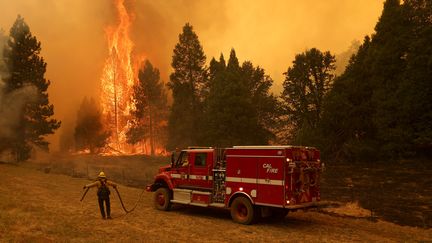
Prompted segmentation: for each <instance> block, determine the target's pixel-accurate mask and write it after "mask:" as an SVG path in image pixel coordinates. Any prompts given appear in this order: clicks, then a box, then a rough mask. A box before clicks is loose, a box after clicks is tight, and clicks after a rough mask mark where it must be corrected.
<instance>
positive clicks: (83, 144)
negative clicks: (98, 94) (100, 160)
mask: <svg viewBox="0 0 432 243" xmlns="http://www.w3.org/2000/svg"><path fill="white" fill-rule="evenodd" d="M109 135H110V134H109V132H108V131H106V130H105V129H104V127H103V124H102V112H101V110H100V108H99V106H98V105H97V103H96V101H95V100H94V99H93V98H91V99H87V97H85V98H84V99H83V101H82V103H81V105H80V108H79V110H78V112H77V122H76V126H75V133H74V138H75V149H76V150H85V149H89V151H90V153H96V152H97V151H98V149H100V148H103V147H104V146H105V145H106V142H107V139H108V137H109Z"/></svg>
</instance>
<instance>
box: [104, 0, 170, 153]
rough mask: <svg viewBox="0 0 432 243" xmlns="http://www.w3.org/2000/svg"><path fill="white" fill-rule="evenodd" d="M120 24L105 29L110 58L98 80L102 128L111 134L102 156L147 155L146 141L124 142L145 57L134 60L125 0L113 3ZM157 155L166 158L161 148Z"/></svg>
mask: <svg viewBox="0 0 432 243" xmlns="http://www.w3.org/2000/svg"><path fill="white" fill-rule="evenodd" d="M115 6H116V9H117V13H118V20H119V23H118V25H117V26H111V27H108V28H107V29H106V36H107V40H108V50H109V55H108V58H107V59H106V61H105V66H104V68H103V74H102V77H101V89H102V90H101V108H102V114H103V116H104V118H105V127H106V129H108V130H109V131H110V132H111V136H110V138H109V139H108V144H107V146H106V149H105V152H104V153H103V154H109V155H113V154H114V155H115V154H136V153H139V154H150V149H149V146H150V145H149V141H142V142H140V143H138V144H137V145H135V146H133V145H130V144H128V143H127V142H126V133H127V131H128V129H129V128H130V125H131V124H130V121H131V119H132V116H131V110H133V109H134V108H135V104H134V101H133V100H132V94H133V86H134V84H135V83H136V82H137V80H138V78H137V76H138V75H137V73H138V72H135V71H136V70H138V67H139V65H140V63H142V61H143V60H144V55H139V56H134V59H135V63H133V62H132V59H133V58H132V50H133V46H134V45H133V42H132V40H131V39H130V37H129V29H130V26H131V24H132V18H131V16H130V15H129V13H128V11H127V9H126V8H125V6H124V0H115ZM154 150H155V152H156V154H165V153H166V151H165V150H164V149H163V147H162V146H158V147H157V148H154Z"/></svg>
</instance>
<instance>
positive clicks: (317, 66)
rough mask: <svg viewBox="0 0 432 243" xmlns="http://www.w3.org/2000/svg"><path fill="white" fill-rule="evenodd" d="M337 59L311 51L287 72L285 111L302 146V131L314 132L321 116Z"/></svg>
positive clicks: (301, 55)
mask: <svg viewBox="0 0 432 243" xmlns="http://www.w3.org/2000/svg"><path fill="white" fill-rule="evenodd" d="M334 70H335V57H334V56H333V55H331V54H330V52H328V51H327V52H321V51H320V50H318V49H315V48H312V49H310V50H307V51H306V52H304V53H301V54H298V55H296V57H295V60H294V61H293V66H292V67H289V68H288V71H287V72H285V73H284V75H285V81H284V83H283V87H284V90H283V92H282V96H281V98H282V99H283V101H284V104H283V108H284V110H285V111H284V112H285V113H286V115H287V116H288V119H289V121H290V123H291V124H292V127H291V129H293V132H294V134H295V135H294V136H295V138H296V139H295V140H297V141H298V142H299V143H303V142H304V141H303V138H304V137H310V134H305V135H301V134H302V132H306V133H309V132H310V131H312V130H315V129H316V128H317V126H318V122H319V121H320V119H321V116H322V105H323V99H324V95H325V94H326V93H327V91H328V90H329V88H330V85H331V84H332V81H333V79H334Z"/></svg>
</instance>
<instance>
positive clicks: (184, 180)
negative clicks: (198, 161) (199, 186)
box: [171, 151, 191, 187]
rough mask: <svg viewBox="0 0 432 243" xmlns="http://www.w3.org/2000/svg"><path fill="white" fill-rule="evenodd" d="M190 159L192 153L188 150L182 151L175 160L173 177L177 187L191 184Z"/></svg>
mask: <svg viewBox="0 0 432 243" xmlns="http://www.w3.org/2000/svg"><path fill="white" fill-rule="evenodd" d="M190 161H191V154H190V153H188V152H187V151H182V152H181V153H180V155H179V157H178V159H177V161H175V162H174V167H173V169H172V173H171V177H172V180H173V183H174V184H175V185H176V187H183V186H188V185H189V184H190V181H189V174H190V168H191V165H190Z"/></svg>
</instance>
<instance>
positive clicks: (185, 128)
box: [0, 0, 432, 161]
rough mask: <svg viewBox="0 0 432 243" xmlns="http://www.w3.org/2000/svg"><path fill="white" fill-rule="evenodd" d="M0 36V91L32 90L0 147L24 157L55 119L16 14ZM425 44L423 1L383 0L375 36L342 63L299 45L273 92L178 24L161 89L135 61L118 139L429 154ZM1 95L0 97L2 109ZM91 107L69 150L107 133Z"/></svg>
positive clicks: (431, 96)
mask: <svg viewBox="0 0 432 243" xmlns="http://www.w3.org/2000/svg"><path fill="white" fill-rule="evenodd" d="M0 37H1V38H3V36H1V35H0ZM19 38H23V39H22V40H23V41H17V40H21V39H19ZM6 40H7V43H6V47H5V49H4V53H3V58H2V59H0V72H1V71H2V70H7V71H8V72H7V75H2V79H3V83H4V84H5V85H3V86H4V87H2V92H5V93H9V94H10V93H11V92H13V90H17V89H20V88H22V87H23V86H25V87H27V84H29V85H28V86H31V87H34V88H32V89H33V91H32V90H30V91H29V92H35V93H36V94H38V95H37V97H38V99H37V102H36V101H34V100H25V101H24V103H23V104H25V105H23V106H22V107H23V108H22V109H23V110H24V111H25V112H24V113H20V114H21V115H19V116H17V117H18V118H17V119H18V120H19V121H20V122H18V123H17V124H19V125H14V126H12V128H13V129H15V130H13V131H15V133H13V132H12V133H13V134H15V135H16V136H10V134H11V133H8V132H10V131H11V130H10V129H8V132H3V131H6V130H4V129H2V130H1V131H2V133H0V139H1V141H0V152H2V151H4V150H5V149H12V150H13V151H21V152H20V153H19V154H21V153H26V154H27V155H26V156H24V155H20V156H21V157H20V159H21V160H23V159H26V158H28V154H29V151H30V150H31V147H32V146H34V145H37V146H40V147H44V148H47V146H48V143H47V142H46V141H45V140H44V136H45V135H46V134H50V133H53V132H54V131H55V130H56V129H57V128H58V127H59V126H60V122H58V121H56V120H55V119H52V118H50V117H51V116H52V115H53V114H54V112H53V106H52V105H50V104H49V102H48V95H47V87H48V86H49V81H47V80H46V79H45V78H43V75H44V73H45V68H46V63H45V62H44V61H43V59H42V58H41V57H39V52H40V42H38V41H37V40H36V38H35V37H33V36H32V35H31V33H30V31H29V30H28V26H27V25H26V24H25V23H24V21H23V20H22V18H21V17H18V19H17V22H16V23H15V24H14V26H13V27H12V29H11V32H10V36H9V37H7V38H6ZM431 43H432V2H430V1H428V0H405V1H403V3H401V1H400V0H386V1H385V3H384V8H383V12H382V15H381V17H380V18H379V20H378V22H377V24H376V26H375V32H374V33H373V34H372V35H370V36H366V37H365V38H364V40H363V42H362V43H361V44H360V46H359V48H358V50H355V53H354V54H353V55H352V56H351V58H350V59H349V62H348V65H347V66H346V68H345V69H344V71H342V70H343V69H341V67H337V66H336V63H337V62H336V61H337V60H336V57H335V55H333V54H332V53H330V52H329V51H325V50H319V49H317V48H311V49H306V50H305V51H304V52H302V53H298V54H297V55H296V56H295V57H294V61H293V62H292V63H287V69H286V71H285V72H284V73H283V74H284V81H283V90H282V91H281V92H280V93H272V92H271V87H272V85H273V82H274V81H273V79H272V78H271V77H270V76H269V75H268V74H267V73H266V71H265V70H264V69H263V68H262V67H260V66H258V65H256V64H254V63H253V62H252V61H244V62H242V63H240V61H239V58H238V56H237V55H238V54H237V53H236V51H235V49H232V50H231V52H230V54H229V56H227V57H225V56H224V55H223V54H221V55H220V56H219V57H217V58H216V57H214V58H211V59H208V58H207V56H206V55H205V53H204V51H203V46H202V44H201V43H200V41H199V37H198V35H197V33H195V31H194V29H193V26H192V25H191V24H189V23H187V24H186V25H185V26H184V27H183V30H182V32H181V33H180V34H179V40H178V43H177V44H176V45H175V47H174V50H173V56H172V62H171V66H172V69H173V71H172V73H171V75H170V77H169V81H168V82H167V85H164V83H163V81H162V80H161V78H160V74H159V70H158V69H157V67H154V66H153V65H152V64H151V62H150V61H149V60H147V61H146V62H145V63H143V65H142V66H141V67H140V70H139V74H138V81H137V83H136V84H135V86H134V88H133V94H132V97H131V99H132V100H133V102H134V109H133V110H131V120H130V123H129V124H130V126H129V130H128V131H127V134H126V135H127V142H128V143H130V144H139V143H141V142H143V141H146V142H147V143H148V144H150V148H151V149H150V150H151V151H150V153H151V154H154V153H155V151H154V147H155V144H165V145H166V148H167V150H172V149H175V148H184V147H188V146H194V145H197V146H216V147H227V146H232V145H266V144H292V145H307V146H316V147H318V148H319V149H320V150H321V151H322V155H323V157H324V158H332V159H341V160H342V159H343V160H351V161H353V160H360V161H361V160H390V159H394V158H406V157H420V156H431V155H432V154H431V153H432V152H431V151H432V125H431V124H432V123H431V120H432V45H431ZM18 47H19V48H18ZM14 48H15V49H14ZM17 48H18V49H17ZM20 48H21V49H20ZM269 55H271V53H269ZM5 67H6V68H5ZM4 73H6V72H4ZM0 74H1V73H0ZM29 77H30V78H29ZM168 93H171V94H172V103H168ZM5 97H7V96H4V95H2V96H1V97H0V98H2V99H3V100H1V102H2V103H1V104H2V110H1V112H3V113H2V116H3V117H5V116H4V115H3V114H6V113H4V111H5V109H4V108H3V107H4V106H5V105H4V104H6V103H5V102H6V101H4V100H5V99H6V98H5ZM97 103H98V102H97V101H95V100H94V99H88V98H85V99H84V100H83V102H82V104H81V106H80V108H79V110H78V112H77V123H76V126H75V129H74V144H75V149H77V150H81V149H89V150H90V151H92V152H95V151H98V149H100V148H102V147H104V146H105V145H106V141H107V138H108V137H109V136H110V134H109V132H107V131H106V130H105V129H106V128H104V122H103V118H102V114H101V110H100V108H99V105H98V104H97ZM24 114H25V115H24ZM3 120H4V119H2V120H0V121H1V122H2V124H0V126H1V127H4V126H3V125H4V124H6V123H4V121H3ZM12 137H13V138H14V139H12Z"/></svg>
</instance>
